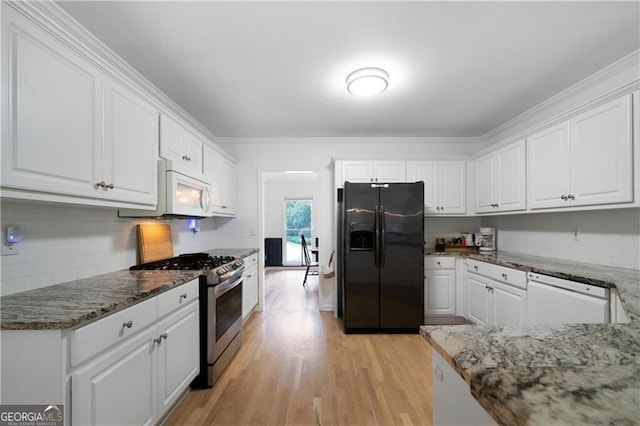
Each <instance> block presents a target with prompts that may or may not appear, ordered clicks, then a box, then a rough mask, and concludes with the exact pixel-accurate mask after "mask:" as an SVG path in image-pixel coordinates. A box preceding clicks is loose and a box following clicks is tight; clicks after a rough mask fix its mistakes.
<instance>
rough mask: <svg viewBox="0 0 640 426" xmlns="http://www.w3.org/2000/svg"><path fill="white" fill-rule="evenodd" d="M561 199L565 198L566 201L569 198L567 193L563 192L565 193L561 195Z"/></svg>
mask: <svg viewBox="0 0 640 426" xmlns="http://www.w3.org/2000/svg"><path fill="white" fill-rule="evenodd" d="M560 199H561V200H564V201H567V200H568V199H569V197H567V196H566V195H564V194H563V195H561V196H560Z"/></svg>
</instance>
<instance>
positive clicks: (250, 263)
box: [242, 253, 258, 269]
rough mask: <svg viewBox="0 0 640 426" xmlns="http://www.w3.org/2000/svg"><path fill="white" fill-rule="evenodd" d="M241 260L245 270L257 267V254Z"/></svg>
mask: <svg viewBox="0 0 640 426" xmlns="http://www.w3.org/2000/svg"><path fill="white" fill-rule="evenodd" d="M242 260H244V267H245V268H246V269H251V268H253V267H254V266H255V267H257V266H258V253H254V254H252V255H251V256H247V257H245V258H243V259H242Z"/></svg>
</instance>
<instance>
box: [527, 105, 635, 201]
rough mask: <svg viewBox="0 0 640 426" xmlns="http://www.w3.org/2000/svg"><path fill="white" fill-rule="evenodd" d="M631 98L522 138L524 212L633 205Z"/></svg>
mask: <svg viewBox="0 0 640 426" xmlns="http://www.w3.org/2000/svg"><path fill="white" fill-rule="evenodd" d="M631 126H632V120H631V95H626V96H623V97H621V98H619V99H616V100H614V101H611V102H608V103H606V104H604V105H601V106H599V107H597V108H594V109H592V110H589V111H587V112H585V113H583V114H580V115H579V116H577V117H574V118H572V119H571V120H568V121H565V122H563V123H560V124H558V125H556V126H553V127H550V128H548V129H545V130H543V131H541V132H538V133H536V134H534V135H532V136H531V137H529V138H527V168H528V176H527V180H528V185H529V207H530V208H531V209H545V208H556V207H571V206H587V205H598V204H616V203H626V202H632V201H633V155H632V154H633V141H632V137H631Z"/></svg>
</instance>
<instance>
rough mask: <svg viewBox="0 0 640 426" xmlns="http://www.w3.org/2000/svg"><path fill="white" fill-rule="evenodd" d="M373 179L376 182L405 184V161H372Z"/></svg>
mask: <svg viewBox="0 0 640 426" xmlns="http://www.w3.org/2000/svg"><path fill="white" fill-rule="evenodd" d="M373 178H374V179H375V180H376V182H406V181H407V168H406V162H405V161H374V162H373Z"/></svg>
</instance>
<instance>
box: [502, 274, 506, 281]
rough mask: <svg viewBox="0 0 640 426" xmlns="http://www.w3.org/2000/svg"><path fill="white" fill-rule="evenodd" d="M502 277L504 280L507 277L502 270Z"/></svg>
mask: <svg viewBox="0 0 640 426" xmlns="http://www.w3.org/2000/svg"><path fill="white" fill-rule="evenodd" d="M502 278H504V279H505V280H506V279H507V274H505V273H504V272H503V273H502Z"/></svg>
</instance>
